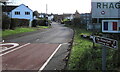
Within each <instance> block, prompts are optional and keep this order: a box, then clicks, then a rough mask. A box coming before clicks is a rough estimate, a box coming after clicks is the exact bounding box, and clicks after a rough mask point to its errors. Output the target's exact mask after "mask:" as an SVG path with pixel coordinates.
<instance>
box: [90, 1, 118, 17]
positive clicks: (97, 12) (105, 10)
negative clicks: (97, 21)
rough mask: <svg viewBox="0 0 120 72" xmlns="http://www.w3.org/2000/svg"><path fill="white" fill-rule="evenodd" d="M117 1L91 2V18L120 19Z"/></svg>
mask: <svg viewBox="0 0 120 72" xmlns="http://www.w3.org/2000/svg"><path fill="white" fill-rule="evenodd" d="M119 12H120V2H119V0H115V1H114V0H102V1H101V0H92V18H120V16H119Z"/></svg>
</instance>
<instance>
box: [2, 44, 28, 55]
mask: <svg viewBox="0 0 120 72" xmlns="http://www.w3.org/2000/svg"><path fill="white" fill-rule="evenodd" d="M6 44H7V45H8V44H9V45H10V43H6ZM11 44H12V45H13V44H14V46H12V47H10V48H7V49H5V50H8V49H12V48H14V47H16V46H19V44H17V43H11ZM29 44H30V43H27V44H24V45H22V46H19V47H17V48H15V49H12V50H10V51H7V52H5V53H2V54H0V56H3V55H6V54H8V53H10V52H13V51H15V50H17V49H20V48H22V47H25V46H27V45H29ZM0 45H2V44H0ZM5 50H4V51H5Z"/></svg>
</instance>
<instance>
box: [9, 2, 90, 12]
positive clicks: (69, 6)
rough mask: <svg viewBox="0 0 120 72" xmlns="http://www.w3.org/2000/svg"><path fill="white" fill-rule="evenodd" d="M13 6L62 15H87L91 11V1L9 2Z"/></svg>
mask: <svg viewBox="0 0 120 72" xmlns="http://www.w3.org/2000/svg"><path fill="white" fill-rule="evenodd" d="M9 1H10V2H13V4H14V5H20V4H25V5H26V6H29V8H31V9H32V10H33V11H35V10H37V11H38V12H39V13H46V4H47V9H48V10H47V13H49V14H50V13H53V14H63V13H75V11H76V10H78V12H79V13H89V12H90V11H91V0H9Z"/></svg>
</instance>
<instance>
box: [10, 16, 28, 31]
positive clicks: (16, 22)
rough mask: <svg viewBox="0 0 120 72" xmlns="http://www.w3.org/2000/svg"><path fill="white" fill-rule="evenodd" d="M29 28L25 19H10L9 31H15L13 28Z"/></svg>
mask: <svg viewBox="0 0 120 72" xmlns="http://www.w3.org/2000/svg"><path fill="white" fill-rule="evenodd" d="M28 26H29V20H27V19H17V18H14V19H11V25H10V29H15V27H28Z"/></svg>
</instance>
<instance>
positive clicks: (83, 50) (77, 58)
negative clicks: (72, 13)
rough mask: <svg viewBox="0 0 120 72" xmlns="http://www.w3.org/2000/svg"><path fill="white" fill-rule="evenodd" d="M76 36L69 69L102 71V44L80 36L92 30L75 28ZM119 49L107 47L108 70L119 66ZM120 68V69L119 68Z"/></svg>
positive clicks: (88, 33)
mask: <svg viewBox="0 0 120 72" xmlns="http://www.w3.org/2000/svg"><path fill="white" fill-rule="evenodd" d="M74 30H75V36H74V42H73V48H72V51H71V55H70V59H69V61H68V67H67V69H68V70H89V71H91V70H94V72H101V67H102V57H101V55H102V46H101V45H98V44H95V46H96V48H93V42H92V41H90V40H89V39H85V38H82V37H80V35H81V34H85V35H90V34H92V32H91V31H87V30H84V29H79V28H74ZM118 57H119V55H118V51H117V50H114V49H110V48H107V70H116V69H117V67H119V66H118V64H117V63H118V62H119V60H118ZM117 70H118V69H117Z"/></svg>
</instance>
